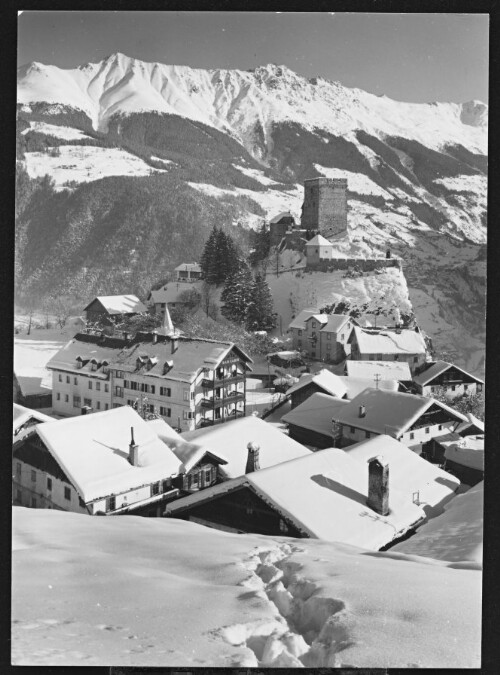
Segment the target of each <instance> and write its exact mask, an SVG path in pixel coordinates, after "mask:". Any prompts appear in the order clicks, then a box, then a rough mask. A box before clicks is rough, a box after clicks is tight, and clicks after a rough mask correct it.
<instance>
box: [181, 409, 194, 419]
mask: <svg viewBox="0 0 500 675" xmlns="http://www.w3.org/2000/svg"><path fill="white" fill-rule="evenodd" d="M193 416H194V413H192V412H191V411H190V410H184V412H183V419H185V420H192V419H193Z"/></svg>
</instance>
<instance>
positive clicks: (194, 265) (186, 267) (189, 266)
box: [175, 263, 201, 272]
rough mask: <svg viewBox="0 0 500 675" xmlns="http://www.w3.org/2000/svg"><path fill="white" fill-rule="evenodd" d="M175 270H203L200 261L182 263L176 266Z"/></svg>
mask: <svg viewBox="0 0 500 675" xmlns="http://www.w3.org/2000/svg"><path fill="white" fill-rule="evenodd" d="M175 272H201V267H200V266H199V265H198V263H182V265H178V266H177V267H176V268H175Z"/></svg>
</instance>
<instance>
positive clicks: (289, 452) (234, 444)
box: [182, 416, 310, 478]
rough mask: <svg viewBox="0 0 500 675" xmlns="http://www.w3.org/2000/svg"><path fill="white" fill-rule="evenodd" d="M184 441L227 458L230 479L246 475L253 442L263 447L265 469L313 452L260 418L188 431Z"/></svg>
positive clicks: (261, 457) (261, 458) (227, 471)
mask: <svg viewBox="0 0 500 675" xmlns="http://www.w3.org/2000/svg"><path fill="white" fill-rule="evenodd" d="M182 438H183V439H185V440H189V441H195V442H196V443H197V444H199V445H202V446H203V447H204V448H206V449H208V450H212V451H213V453H214V454H215V455H217V456H221V457H224V458H225V459H226V460H227V464H226V465H225V466H223V467H221V472H222V473H224V474H225V475H226V476H227V477H228V478H236V477H237V476H241V475H243V474H244V473H245V468H246V463H247V457H248V448H247V445H248V444H249V443H250V442H252V443H256V444H257V445H258V446H259V447H260V452H259V463H260V467H261V468H262V469H264V468H266V467H269V466H274V464H280V463H281V462H286V461H288V460H290V459H295V458H297V457H301V456H303V455H309V454H310V451H309V450H308V449H307V448H305V447H304V446H303V445H301V444H300V443H297V442H296V441H294V440H293V439H291V438H289V437H288V436H287V435H286V434H284V433H283V432H282V431H280V430H279V429H276V428H275V427H274V426H273V425H272V424H268V423H267V422H265V421H264V420H261V419H259V418H258V417H254V416H250V417H241V418H240V419H236V420H232V421H231V422H226V423H225V424H220V425H218V426H214V427H208V428H203V429H196V430H195V431H186V432H185V433H183V434H182Z"/></svg>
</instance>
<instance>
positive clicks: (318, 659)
mask: <svg viewBox="0 0 500 675" xmlns="http://www.w3.org/2000/svg"><path fill="white" fill-rule="evenodd" d="M304 550H305V549H303V548H300V547H298V546H294V545H290V544H286V543H283V544H277V546H276V547H275V548H271V549H264V548H257V549H255V551H254V552H253V553H252V554H251V555H250V557H249V559H248V560H247V561H246V562H245V563H244V565H245V566H246V567H247V569H248V570H249V571H250V572H251V574H250V576H249V577H248V579H246V580H245V581H244V582H243V585H244V586H245V587H246V588H248V589H251V590H250V594H252V595H255V596H258V597H260V598H267V600H268V601H269V603H271V604H272V605H273V606H274V608H275V611H276V613H275V618H274V620H266V621H262V622H253V623H249V624H238V625H233V626H227V627H225V628H223V629H222V630H221V633H220V634H221V636H222V637H223V639H225V640H226V641H227V642H229V643H230V644H233V645H235V646H240V647H242V646H246V647H247V648H248V649H249V650H250V651H251V652H253V659H252V658H251V657H250V660H252V663H253V665H254V666H256V667H274V668H285V667H288V668H290V667H291V668H304V667H306V668H315V667H330V668H331V667H338V666H339V665H345V664H344V663H342V664H341V663H340V662H339V660H338V658H337V656H336V654H337V653H338V652H340V651H342V650H344V649H345V648H346V647H348V646H349V645H351V644H353V640H352V638H351V636H350V631H349V616H348V612H347V611H346V607H345V604H344V602H343V601H342V600H339V599H337V598H328V597H322V596H321V587H320V586H318V585H317V584H316V583H315V582H313V581H311V580H309V579H306V578H305V577H303V576H302V575H301V573H300V571H301V569H302V565H301V564H300V563H298V562H295V561H292V560H291V557H292V556H293V554H294V553H302V552H304ZM248 595H249V594H248V593H245V594H243V596H242V597H244V598H245V599H247V597H248Z"/></svg>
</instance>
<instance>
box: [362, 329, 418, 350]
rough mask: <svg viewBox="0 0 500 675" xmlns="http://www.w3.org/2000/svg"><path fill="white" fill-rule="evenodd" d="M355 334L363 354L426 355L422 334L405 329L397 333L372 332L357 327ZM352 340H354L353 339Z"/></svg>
mask: <svg viewBox="0 0 500 675" xmlns="http://www.w3.org/2000/svg"><path fill="white" fill-rule="evenodd" d="M353 333H354V336H355V339H356V340H357V343H358V347H359V351H360V352H361V353H362V354H425V353H426V346H425V340H424V338H423V337H422V334H421V333H419V332H418V331H415V330H410V329H408V328H403V329H402V330H401V332H400V333H396V332H395V331H384V330H382V331H380V332H372V331H365V330H363V329H362V328H359V327H357V326H355V327H354V329H353ZM351 339H352V338H351Z"/></svg>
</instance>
